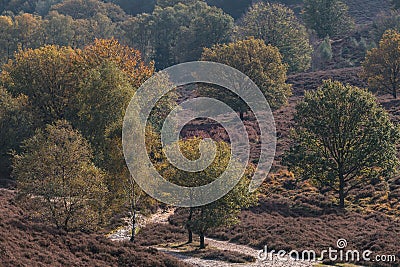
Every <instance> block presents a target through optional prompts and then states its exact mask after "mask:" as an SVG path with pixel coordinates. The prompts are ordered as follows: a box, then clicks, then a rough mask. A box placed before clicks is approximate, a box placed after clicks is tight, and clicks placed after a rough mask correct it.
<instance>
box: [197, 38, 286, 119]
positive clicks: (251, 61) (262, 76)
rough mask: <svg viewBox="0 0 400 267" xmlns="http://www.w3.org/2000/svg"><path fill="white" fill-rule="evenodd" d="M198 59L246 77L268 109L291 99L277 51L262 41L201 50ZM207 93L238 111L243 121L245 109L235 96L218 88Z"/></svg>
mask: <svg viewBox="0 0 400 267" xmlns="http://www.w3.org/2000/svg"><path fill="white" fill-rule="evenodd" d="M201 59H202V60H207V61H214V62H219V63H223V64H226V65H229V66H231V67H233V68H236V69H238V70H239V71H241V72H243V73H244V74H246V75H247V76H249V78H250V79H252V80H253V81H254V82H255V83H256V84H257V86H258V87H259V88H260V90H261V91H262V92H263V94H264V95H265V97H266V99H267V100H268V103H269V105H270V106H271V108H272V109H277V108H279V107H280V106H282V105H283V104H285V103H287V98H288V97H289V96H290V95H291V86H290V85H288V84H286V71H287V66H286V65H285V64H283V63H282V56H281V54H280V53H279V50H278V49H277V48H276V47H273V46H271V45H266V44H265V43H264V41H263V40H257V39H254V38H250V39H247V40H243V41H237V42H234V43H229V44H224V45H215V46H213V47H212V48H210V49H207V48H206V49H204V52H203V55H202V58H201ZM208 88H209V87H208ZM208 91H209V93H211V94H212V95H214V96H216V97H217V98H222V99H224V100H225V101H227V102H230V103H231V104H232V106H234V107H236V108H238V109H239V112H240V115H241V117H242V118H243V113H244V112H246V111H247V106H246V105H244V104H241V103H242V101H241V100H240V99H239V98H238V97H237V96H235V95H233V94H229V93H228V92H226V90H222V89H221V88H215V87H214V89H211V90H208Z"/></svg>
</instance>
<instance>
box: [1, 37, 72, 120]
mask: <svg viewBox="0 0 400 267" xmlns="http://www.w3.org/2000/svg"><path fill="white" fill-rule="evenodd" d="M75 55H76V53H75V51H74V50H73V49H72V48H69V47H58V46H54V45H47V46H43V47H40V48H38V49H27V50H24V51H23V50H19V51H18V52H17V53H16V54H15V59H14V60H11V61H9V63H7V64H5V65H4V66H3V68H2V70H3V72H2V77H1V78H2V79H1V81H2V84H3V86H4V87H5V88H6V89H7V90H8V91H9V92H11V93H12V94H13V95H19V94H25V95H26V96H28V97H29V103H30V105H31V107H32V109H33V111H34V112H35V113H36V117H37V120H38V121H40V122H41V124H40V125H41V126H43V125H45V124H49V123H52V122H54V121H56V120H59V119H64V118H66V115H67V112H68V107H69V104H70V102H69V101H70V100H71V99H72V96H74V95H75V94H76V89H77V88H76V83H77V81H76V76H74V70H75V69H74V57H75ZM38 126H39V125H38Z"/></svg>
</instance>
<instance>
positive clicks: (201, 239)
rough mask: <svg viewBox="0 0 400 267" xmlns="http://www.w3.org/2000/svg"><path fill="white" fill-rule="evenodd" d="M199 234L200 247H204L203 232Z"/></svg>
mask: <svg viewBox="0 0 400 267" xmlns="http://www.w3.org/2000/svg"><path fill="white" fill-rule="evenodd" d="M199 236H200V249H205V248H206V244H205V242H204V233H203V232H200V234H199Z"/></svg>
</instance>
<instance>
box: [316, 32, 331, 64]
mask: <svg viewBox="0 0 400 267" xmlns="http://www.w3.org/2000/svg"><path fill="white" fill-rule="evenodd" d="M318 52H319V53H320V55H321V57H322V59H323V60H325V61H329V60H331V59H332V56H333V54H332V46H331V40H330V39H329V36H327V37H326V38H325V39H324V41H323V42H322V43H321V45H320V46H319V47H318Z"/></svg>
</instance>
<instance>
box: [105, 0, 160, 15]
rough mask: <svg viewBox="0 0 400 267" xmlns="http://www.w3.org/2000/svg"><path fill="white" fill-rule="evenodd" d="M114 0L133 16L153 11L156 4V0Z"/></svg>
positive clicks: (113, 0)
mask: <svg viewBox="0 0 400 267" xmlns="http://www.w3.org/2000/svg"><path fill="white" fill-rule="evenodd" d="M112 2H113V3H114V4H116V5H118V6H120V7H121V8H122V9H123V10H124V11H125V12H126V13H127V14H130V15H133V16H136V15H138V14H142V13H151V12H153V9H154V6H155V5H156V1H155V0H112Z"/></svg>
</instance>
